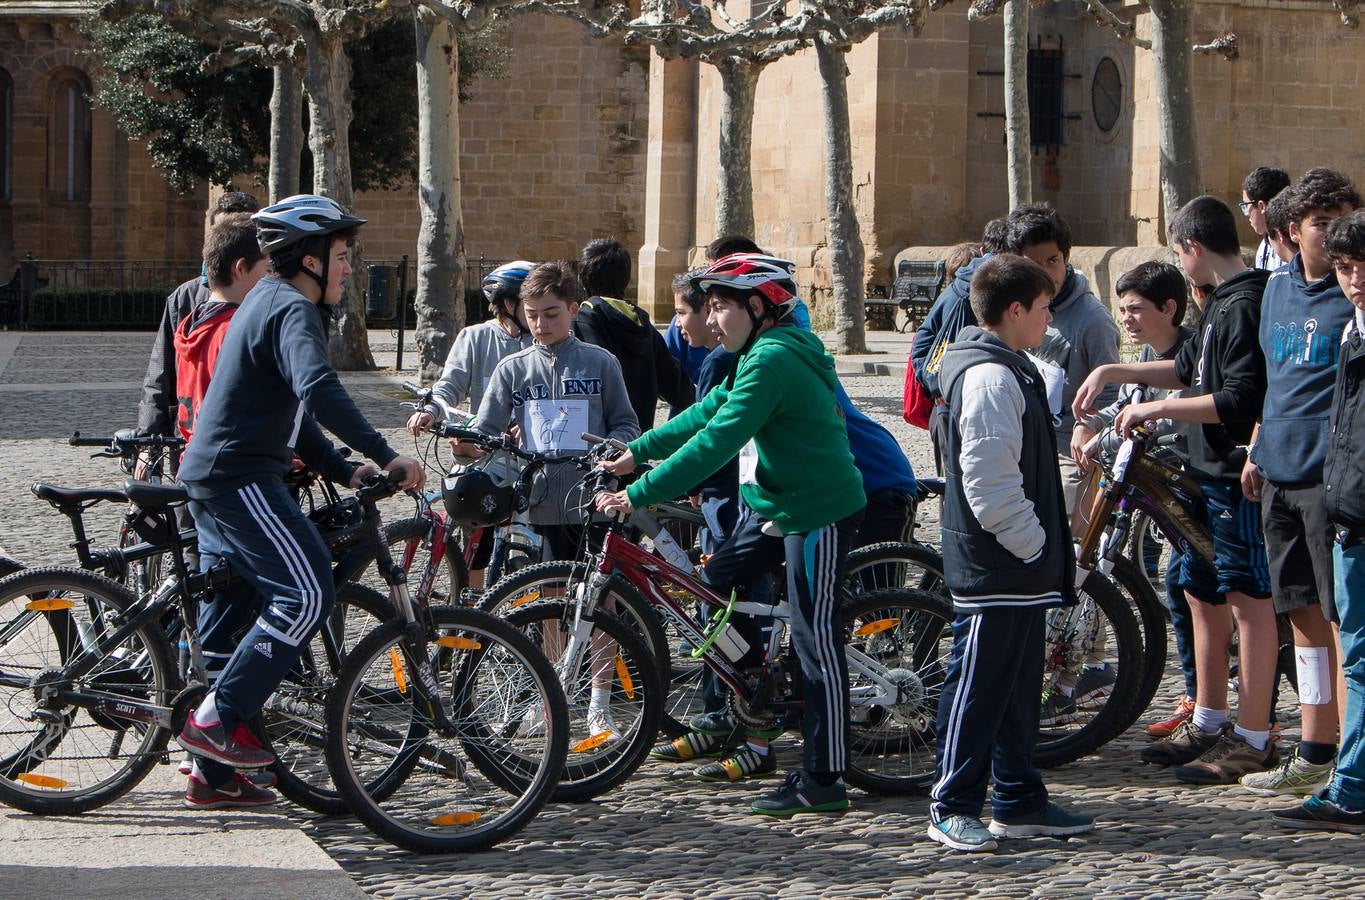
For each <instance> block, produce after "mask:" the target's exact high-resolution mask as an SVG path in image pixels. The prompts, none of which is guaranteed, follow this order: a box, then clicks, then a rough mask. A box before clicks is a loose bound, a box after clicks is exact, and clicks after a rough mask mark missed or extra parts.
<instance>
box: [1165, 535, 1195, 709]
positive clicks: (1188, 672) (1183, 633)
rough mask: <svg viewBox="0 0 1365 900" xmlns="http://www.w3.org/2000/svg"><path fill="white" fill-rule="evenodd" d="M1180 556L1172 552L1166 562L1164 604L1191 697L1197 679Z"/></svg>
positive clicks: (1192, 621) (1191, 628)
mask: <svg viewBox="0 0 1365 900" xmlns="http://www.w3.org/2000/svg"><path fill="white" fill-rule="evenodd" d="M1179 580H1180V556H1179V554H1176V553H1172V554H1171V558H1170V561H1169V562H1167V563H1166V605H1167V606H1168V607H1170V610H1171V632H1172V633H1173V635H1174V637H1175V652H1176V655H1177V656H1179V657H1180V672H1181V674H1182V675H1184V676H1185V696H1187V697H1193V696H1194V695H1195V693H1196V690H1195V688H1196V685H1197V684H1198V681H1197V680H1196V678H1195V673H1194V620H1193V619H1191V618H1190V600H1189V598H1188V597H1186V596H1185V592H1184V591H1183V590H1181V589H1180V585H1179V583H1178V582H1179Z"/></svg>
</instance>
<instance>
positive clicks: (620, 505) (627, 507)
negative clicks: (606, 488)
mask: <svg viewBox="0 0 1365 900" xmlns="http://www.w3.org/2000/svg"><path fill="white" fill-rule="evenodd" d="M597 509H598V510H599V511H600V512H604V513H620V514H621V515H623V516H628V515H630V514H631V513H633V512H635V506H634V504H632V503H631V502H630V498H629V497H627V496H626V492H625V491H616V492H614V493H610V494H598V495H597Z"/></svg>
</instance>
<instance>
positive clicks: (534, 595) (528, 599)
mask: <svg viewBox="0 0 1365 900" xmlns="http://www.w3.org/2000/svg"><path fill="white" fill-rule="evenodd" d="M539 599H540V591H531V593H529V594H526V595H525V596H522V597H518V598H517V599H515V600H513V601H512V608H513V609H516V608H517V607H518V606H525V605H526V604H528V603H533V602H535V601H536V600H539Z"/></svg>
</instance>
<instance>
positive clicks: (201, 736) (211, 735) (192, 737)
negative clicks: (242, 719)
mask: <svg viewBox="0 0 1365 900" xmlns="http://www.w3.org/2000/svg"><path fill="white" fill-rule="evenodd" d="M176 740H177V741H179V742H180V746H182V747H184V748H185V749H186V750H189V751H190V752H192V753H197V754H199V755H200V756H207V757H208V758H209V759H213V760H217V761H218V762H220V763H222V764H224V765H227V766H232V767H233V768H234V769H263V768H265V767H266V766H268V765H270V764H271V763H273V762H274V761H275V754H273V753H271V752H270V751H268V750H266V749H265V748H264V747H262V746H261V742H260V741H259V740H257V739H256V735H254V734H252V733H251V729H250V728H247V727H246V726H245V725H238V726H237V728H236V730H235V731H233V732H232V734H231V735H229V734H228V733H227V732H226V731H224V730H223V724H222V723H221V722H214V723H213V724H212V725H200V724H199V723H198V722H196V721H195V720H194V714H193V713H191V714H190V716H189V719H188V720H187V721H186V722H185V728H184V730H183V731H181V732H180V734H179V736H178V737H176Z"/></svg>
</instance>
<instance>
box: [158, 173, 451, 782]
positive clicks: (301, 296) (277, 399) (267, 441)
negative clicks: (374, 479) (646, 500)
mask: <svg viewBox="0 0 1365 900" xmlns="http://www.w3.org/2000/svg"><path fill="white" fill-rule="evenodd" d="M253 219H254V220H255V222H256V226H257V229H258V237H259V240H260V246H261V249H262V250H263V251H265V252H266V253H267V254H269V256H270V260H271V265H272V267H273V269H274V274H273V275H269V276H266V277H265V278H263V279H261V281H260V282H259V283H258V284H257V285H256V287H255V288H253V289H252V291H251V292H250V293H249V294H247V296H246V298H245V299H244V300H243V301H242V305H241V308H240V309H239V310H238V312H237V313H236V315H235V316H234V318H233V321H232V327H231V328H230V329H229V330H228V333H227V337H226V338H225V339H224V341H223V345H222V348H221V349H220V350H219V353H218V360H217V364H216V366H215V369H214V375H213V381H212V382H211V383H210V385H209V389H208V392H207V393H206V394H205V396H204V401H203V405H202V406H201V407H200V409H199V413H198V417H197V419H196V422H195V431H194V440H193V441H192V442H191V443H190V446H189V448H188V449H187V450H186V452H185V456H184V458H183V460H182V461H181V467H180V477H181V481H182V483H183V484H184V485H185V487H186V488H187V490H188V492H189V495H190V513H191V515H193V517H194V523H195V527H196V529H197V531H198V533H199V549H200V556H201V567H202V568H204V569H205V570H207V569H208V568H209V567H211V566H212V565H213V564H214V563H216V562H217V561H218V560H219V559H223V560H226V561H227V562H229V563H230V564H231V565H232V568H233V570H234V572H235V573H236V574H237V575H239V576H240V577H241V579H242V580H241V583H240V584H234V585H233V586H232V587H231V588H229V589H228V590H226V591H224V592H222V593H221V594H219V595H218V596H217V597H216V598H215V599H214V601H213V603H212V604H209V605H210V607H212V609H211V610H210V615H209V616H207V617H206V621H208V622H209V623H210V624H209V625H208V626H206V627H205V629H204V633H203V634H201V637H202V639H203V642H204V648H205V651H206V652H217V651H221V650H223V649H226V650H227V651H229V652H230V653H231V657H230V658H229V659H228V662H227V665H226V666H224V667H223V671H222V674H221V675H220V676H219V678H218V681H217V682H216V683H215V685H214V687H213V690H211V691H210V692H209V694H208V696H207V697H206V698H205V699H204V701H203V702H202V703H201V704H200V705H199V707H198V708H197V709H196V710H194V711H193V712H192V713H191V715H190V716H189V721H188V722H187V723H186V725H185V728H184V730H183V731H181V733H180V736H179V742H180V744H181V746H183V747H184V748H185V749H186V750H189V751H190V752H192V753H194V754H196V755H198V756H200V757H201V758H204V759H207V760H210V761H212V762H215V763H217V764H218V765H217V766H213V765H207V766H205V767H203V769H202V777H199V778H196V777H195V776H191V781H190V787H189V791H188V793H187V794H186V797H185V802H186V805H189V806H194V807H200V808H215V807H219V806H247V805H259V804H260V803H262V802H270V801H271V800H273V799H274V797H273V795H272V794H270V793H269V792H268V791H262V790H261V789H260V788H257V787H255V786H254V785H252V784H251V782H250V781H248V780H247V779H245V778H243V777H242V776H240V775H237V776H235V778H234V770H235V769H254V768H261V767H264V766H267V765H269V764H270V763H272V762H273V761H274V756H273V754H271V753H270V752H268V751H266V750H265V749H263V748H262V747H261V745H260V743H259V741H257V740H256V739H255V736H254V735H253V734H252V733H251V731H250V729H249V728H248V727H247V725H246V723H248V722H250V721H251V719H252V718H253V717H254V716H256V715H257V713H259V712H260V710H261V707H262V705H263V704H264V703H265V700H266V698H268V697H269V696H270V694H271V693H273V692H274V690H275V688H276V687H278V685H279V683H280V681H281V680H283V678H284V676H285V675H286V674H287V673H288V672H289V670H290V669H291V668H292V667H293V666H294V664H295V663H296V662H297V661H298V658H299V655H300V654H301V652H302V650H303V648H304V647H305V646H307V642H308V641H309V640H310V639H311V638H312V636H313V634H314V633H315V632H316V631H317V629H318V627H319V626H320V625H321V624H322V622H323V619H324V617H325V616H326V615H327V612H328V610H329V609H330V608H331V606H332V603H333V601H334V599H335V589H334V587H333V583H332V571H331V554H330V553H329V552H328V550H327V547H326V546H325V545H324V544H323V542H322V538H321V536H319V534H318V532H317V530H316V529H315V528H314V527H313V524H312V523H311V522H310V521H309V520H308V518H307V516H305V515H304V514H303V512H302V510H300V509H299V506H298V504H297V503H296V502H295V501H294V500H293V498H291V497H290V495H289V492H288V490H287V489H286V488H285V485H284V480H283V476H284V474H285V473H286V472H288V471H289V469H290V466H291V464H292V461H293V458H294V456H295V454H296V453H297V455H298V456H299V457H301V458H302V459H304V460H309V461H315V460H316V461H320V463H321V470H322V472H323V474H324V475H326V476H327V477H328V478H330V479H331V480H333V481H335V482H338V483H342V484H349V485H351V486H352V487H355V486H358V485H359V484H360V482H361V479H363V478H364V477H365V476H366V475H370V474H377V473H378V471H379V469H378V468H377V467H376V466H375V465H360V466H358V465H356V464H354V463H350V462H347V461H346V460H345V459H343V458H342V457H341V455H340V454H339V453H338V452H337V451H336V450H335V449H334V448H332V447H331V444H330V442H329V441H328V440H327V438H326V437H325V436H324V435H323V433H322V429H321V428H319V427H318V426H319V424H321V425H324V426H326V427H327V428H328V430H330V431H332V432H333V433H334V434H336V435H337V436H338V437H340V438H341V439H342V440H343V441H345V442H346V443H347V444H349V445H350V446H351V447H352V448H354V449H355V450H357V451H358V452H359V453H361V454H363V455H364V456H366V457H368V458H369V459H372V460H374V462H375V463H377V464H378V465H379V466H383V467H384V468H385V470H387V471H390V472H397V471H399V470H401V471H402V473H403V480H402V486H403V487H404V488H421V486H422V483H423V481H424V472H423V468H422V466H421V464H420V463H418V462H417V461H416V460H414V459H410V458H408V457H405V456H399V455H398V454H397V453H395V452H394V451H393V449H392V448H390V447H389V444H388V442H387V441H386V440H384V437H383V436H382V435H380V434H379V432H377V431H375V429H374V428H373V427H372V426H371V425H370V424H369V423H368V422H367V421H366V420H365V417H364V416H363V415H361V413H360V410H358V409H357V408H356V406H355V403H354V402H353V401H352V400H351V397H350V395H349V394H348V393H347V392H346V389H345V388H344V387H343V386H342V384H341V381H340V379H339V378H338V377H337V374H336V372H335V371H333V369H332V367H331V364H330V363H329V362H328V360H327V337H326V330H325V325H324V319H325V318H326V317H327V316H328V312H327V310H328V308H330V307H335V306H336V305H338V304H340V303H341V302H342V299H343V297H344V296H345V283H346V279H347V278H348V277H349V276H350V274H351V266H350V246H351V243H352V242H353V240H354V236H355V231H356V229H357V228H359V227H360V226H361V225H363V224H364V223H365V220H364V219H358V218H356V217H354V216H352V215H350V214H349V213H347V212H346V211H345V210H343V209H342V208H341V207H340V206H338V205H337V204H336V202H335V201H333V200H330V199H328V198H326V197H318V196H312V195H300V196H296V197H290V198H288V199H286V200H283V201H281V202H279V203H277V204H275V205H274V206H270V207H267V208H266V209H263V210H261V211H260V212H258V213H256V215H255V216H253ZM315 420H316V421H315ZM314 465H318V462H314ZM242 630H245V632H246V634H245V637H243V638H241V640H240V641H237V642H236V643H235V649H234V644H233V642H232V641H231V635H233V634H237V633H241V631H242ZM224 644H226V646H224Z"/></svg>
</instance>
